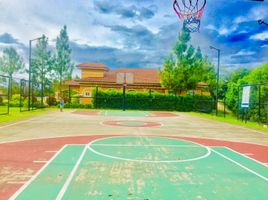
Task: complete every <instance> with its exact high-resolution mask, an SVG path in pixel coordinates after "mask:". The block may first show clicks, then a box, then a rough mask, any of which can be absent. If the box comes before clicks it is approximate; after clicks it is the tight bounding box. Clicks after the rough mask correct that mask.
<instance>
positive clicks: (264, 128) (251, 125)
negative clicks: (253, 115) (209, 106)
mask: <svg viewBox="0 0 268 200" xmlns="http://www.w3.org/2000/svg"><path fill="white" fill-rule="evenodd" d="M189 114H191V115H195V116H199V117H204V118H208V119H212V120H216V121H220V122H226V123H230V124H235V125H240V126H244V127H248V128H253V129H257V130H262V131H266V132H268V128H267V126H265V125H264V124H259V123H257V122H249V121H248V122H247V123H245V122H242V121H241V120H237V118H236V116H234V115H231V114H227V115H226V117H225V118H224V117H223V116H222V115H220V116H218V117H217V116H216V115H212V114H207V113H195V112H190V113H189Z"/></svg>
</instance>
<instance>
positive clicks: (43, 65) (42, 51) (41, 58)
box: [32, 35, 52, 105]
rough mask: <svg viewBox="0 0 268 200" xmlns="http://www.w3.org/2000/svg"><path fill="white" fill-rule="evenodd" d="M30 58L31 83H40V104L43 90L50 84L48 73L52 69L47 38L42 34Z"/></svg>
mask: <svg viewBox="0 0 268 200" xmlns="http://www.w3.org/2000/svg"><path fill="white" fill-rule="evenodd" d="M33 57H34V59H32V80H33V83H41V92H42V94H41V96H42V98H41V100H42V102H41V104H42V105H43V96H44V90H45V88H46V87H47V86H49V85H50V83H51V81H50V74H51V70H52V59H51V52H50V50H48V38H46V36H45V35H43V36H42V38H41V39H40V40H38V43H37V45H36V48H34V51H33Z"/></svg>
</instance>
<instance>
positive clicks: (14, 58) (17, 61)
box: [0, 47, 24, 98]
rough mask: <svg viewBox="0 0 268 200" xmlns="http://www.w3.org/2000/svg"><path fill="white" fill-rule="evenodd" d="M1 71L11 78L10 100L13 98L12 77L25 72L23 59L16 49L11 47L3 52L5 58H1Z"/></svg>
mask: <svg viewBox="0 0 268 200" xmlns="http://www.w3.org/2000/svg"><path fill="white" fill-rule="evenodd" d="M0 65H1V67H0V71H1V72H2V73H4V74H6V75H8V76H10V77H11V81H10V91H9V94H10V98H12V77H13V74H14V73H16V72H19V71H21V70H23V68H24V63H23V59H22V58H21V57H20V55H19V54H18V53H17V51H16V49H14V48H12V47H10V48H6V49H4V51H3V56H2V57H1V58H0Z"/></svg>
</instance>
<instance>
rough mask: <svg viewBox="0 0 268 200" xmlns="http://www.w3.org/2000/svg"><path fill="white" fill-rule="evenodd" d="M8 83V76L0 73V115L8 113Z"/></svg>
mask: <svg viewBox="0 0 268 200" xmlns="http://www.w3.org/2000/svg"><path fill="white" fill-rule="evenodd" d="M10 83H11V79H10V77H8V76H3V75H0V115H6V114H9V100H10Z"/></svg>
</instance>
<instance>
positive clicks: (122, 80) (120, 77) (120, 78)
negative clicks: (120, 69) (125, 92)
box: [116, 73, 134, 86]
mask: <svg viewBox="0 0 268 200" xmlns="http://www.w3.org/2000/svg"><path fill="white" fill-rule="evenodd" d="M116 83H117V84H123V85H124V86H127V84H133V83H134V75H133V73H117V74H116Z"/></svg>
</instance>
